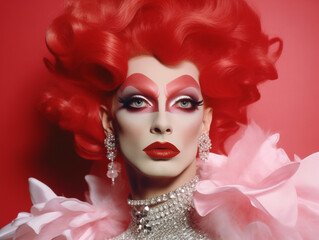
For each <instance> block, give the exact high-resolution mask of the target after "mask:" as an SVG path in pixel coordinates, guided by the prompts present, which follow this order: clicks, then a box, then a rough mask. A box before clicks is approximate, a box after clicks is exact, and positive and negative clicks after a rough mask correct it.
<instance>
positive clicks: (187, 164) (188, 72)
mask: <svg viewBox="0 0 319 240" xmlns="http://www.w3.org/2000/svg"><path fill="white" fill-rule="evenodd" d="M202 100H203V97H202V94H201V91H200V85H199V71H198V69H197V67H196V66H195V65H194V64H193V63H191V62H189V61H183V62H181V63H180V64H178V65H177V66H173V67H171V66H165V65H163V64H161V63H160V62H159V61H158V60H157V59H155V58H154V57H151V56H138V57H134V58H132V59H130V60H129V62H128V73H127V79H126V80H125V81H124V83H123V84H122V85H121V87H120V88H119V89H118V90H117V92H116V95H115V97H114V98H113V107H112V108H113V109H112V110H111V111H109V110H108V109H107V108H106V107H105V106H102V107H101V120H102V124H103V128H104V131H105V133H106V134H107V133H114V134H116V135H117V137H118V139H119V145H120V146H119V148H120V151H121V154H122V156H123V158H124V163H125V167H126V171H127V175H128V178H129V183H130V187H131V195H132V198H133V199H147V198H152V197H156V196H159V195H161V194H164V193H167V192H169V191H172V190H174V189H176V188H178V187H179V186H182V185H183V184H185V183H186V182H188V181H189V180H191V179H192V178H193V177H194V176H195V175H196V153H197V143H198V138H199V137H200V135H201V134H203V133H208V132H209V129H210V124H211V121H212V109H211V108H207V107H205V106H204V105H203V103H202ZM153 143H167V144H170V145H173V146H174V147H175V149H178V152H177V153H178V154H177V155H176V156H175V155H174V156H170V155H169V156H168V157H167V156H166V157H163V158H162V157H158V156H157V155H155V157H154V156H153V155H151V154H149V153H148V152H147V151H145V149H146V148H147V147H148V146H150V145H151V144H153ZM155 150H156V149H155ZM155 153H156V151H155Z"/></svg>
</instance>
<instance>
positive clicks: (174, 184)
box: [126, 159, 196, 199]
mask: <svg viewBox="0 0 319 240" xmlns="http://www.w3.org/2000/svg"><path fill="white" fill-rule="evenodd" d="M126 171H127V176H128V178H129V183H130V188H131V197H132V199H148V198H153V197H157V196H160V195H162V194H165V193H168V192H170V191H173V190H175V189H177V188H178V187H180V186H182V185H184V184H185V183H187V182H189V181H190V180H191V179H192V178H194V177H195V175H196V159H194V161H193V162H192V163H191V164H190V165H189V166H188V167H187V168H186V169H185V170H184V171H183V172H182V173H181V174H179V175H178V176H175V177H148V176H144V175H142V174H141V173H140V172H138V171H137V170H136V169H133V168H132V167H131V166H129V165H126Z"/></svg>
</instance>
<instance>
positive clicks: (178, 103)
mask: <svg viewBox="0 0 319 240" xmlns="http://www.w3.org/2000/svg"><path fill="white" fill-rule="evenodd" d="M201 105H203V100H201V101H196V100H195V99H193V98H191V97H189V96H180V97H178V98H177V99H175V101H173V104H171V106H175V107H177V108H180V109H182V110H187V111H192V110H195V109H197V108H198V106H201Z"/></svg>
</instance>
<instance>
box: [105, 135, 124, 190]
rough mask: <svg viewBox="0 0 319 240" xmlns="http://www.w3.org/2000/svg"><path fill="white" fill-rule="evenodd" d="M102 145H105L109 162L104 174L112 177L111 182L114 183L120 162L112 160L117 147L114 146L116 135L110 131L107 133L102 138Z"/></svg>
mask: <svg viewBox="0 0 319 240" xmlns="http://www.w3.org/2000/svg"><path fill="white" fill-rule="evenodd" d="M104 145H105V147H106V151H107V153H106V157H107V159H108V160H110V161H111V162H110V163H109V164H108V171H107V173H106V176H107V177H108V178H111V179H112V184H114V179H115V178H116V177H117V176H118V175H119V172H120V170H121V169H120V164H119V163H117V162H114V159H115V158H116V155H117V149H116V148H117V147H116V137H115V135H114V134H112V133H108V134H107V135H106V138H105V140H104Z"/></svg>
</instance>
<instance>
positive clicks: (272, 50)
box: [268, 37, 283, 63]
mask: <svg viewBox="0 0 319 240" xmlns="http://www.w3.org/2000/svg"><path fill="white" fill-rule="evenodd" d="M282 48H283V43H282V40H281V39H280V38H277V37H276V38H272V39H270V40H269V47H268V57H269V58H270V59H271V60H272V61H273V62H274V63H275V62H276V61H277V60H278V58H279V57H280V55H281V52H282Z"/></svg>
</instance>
